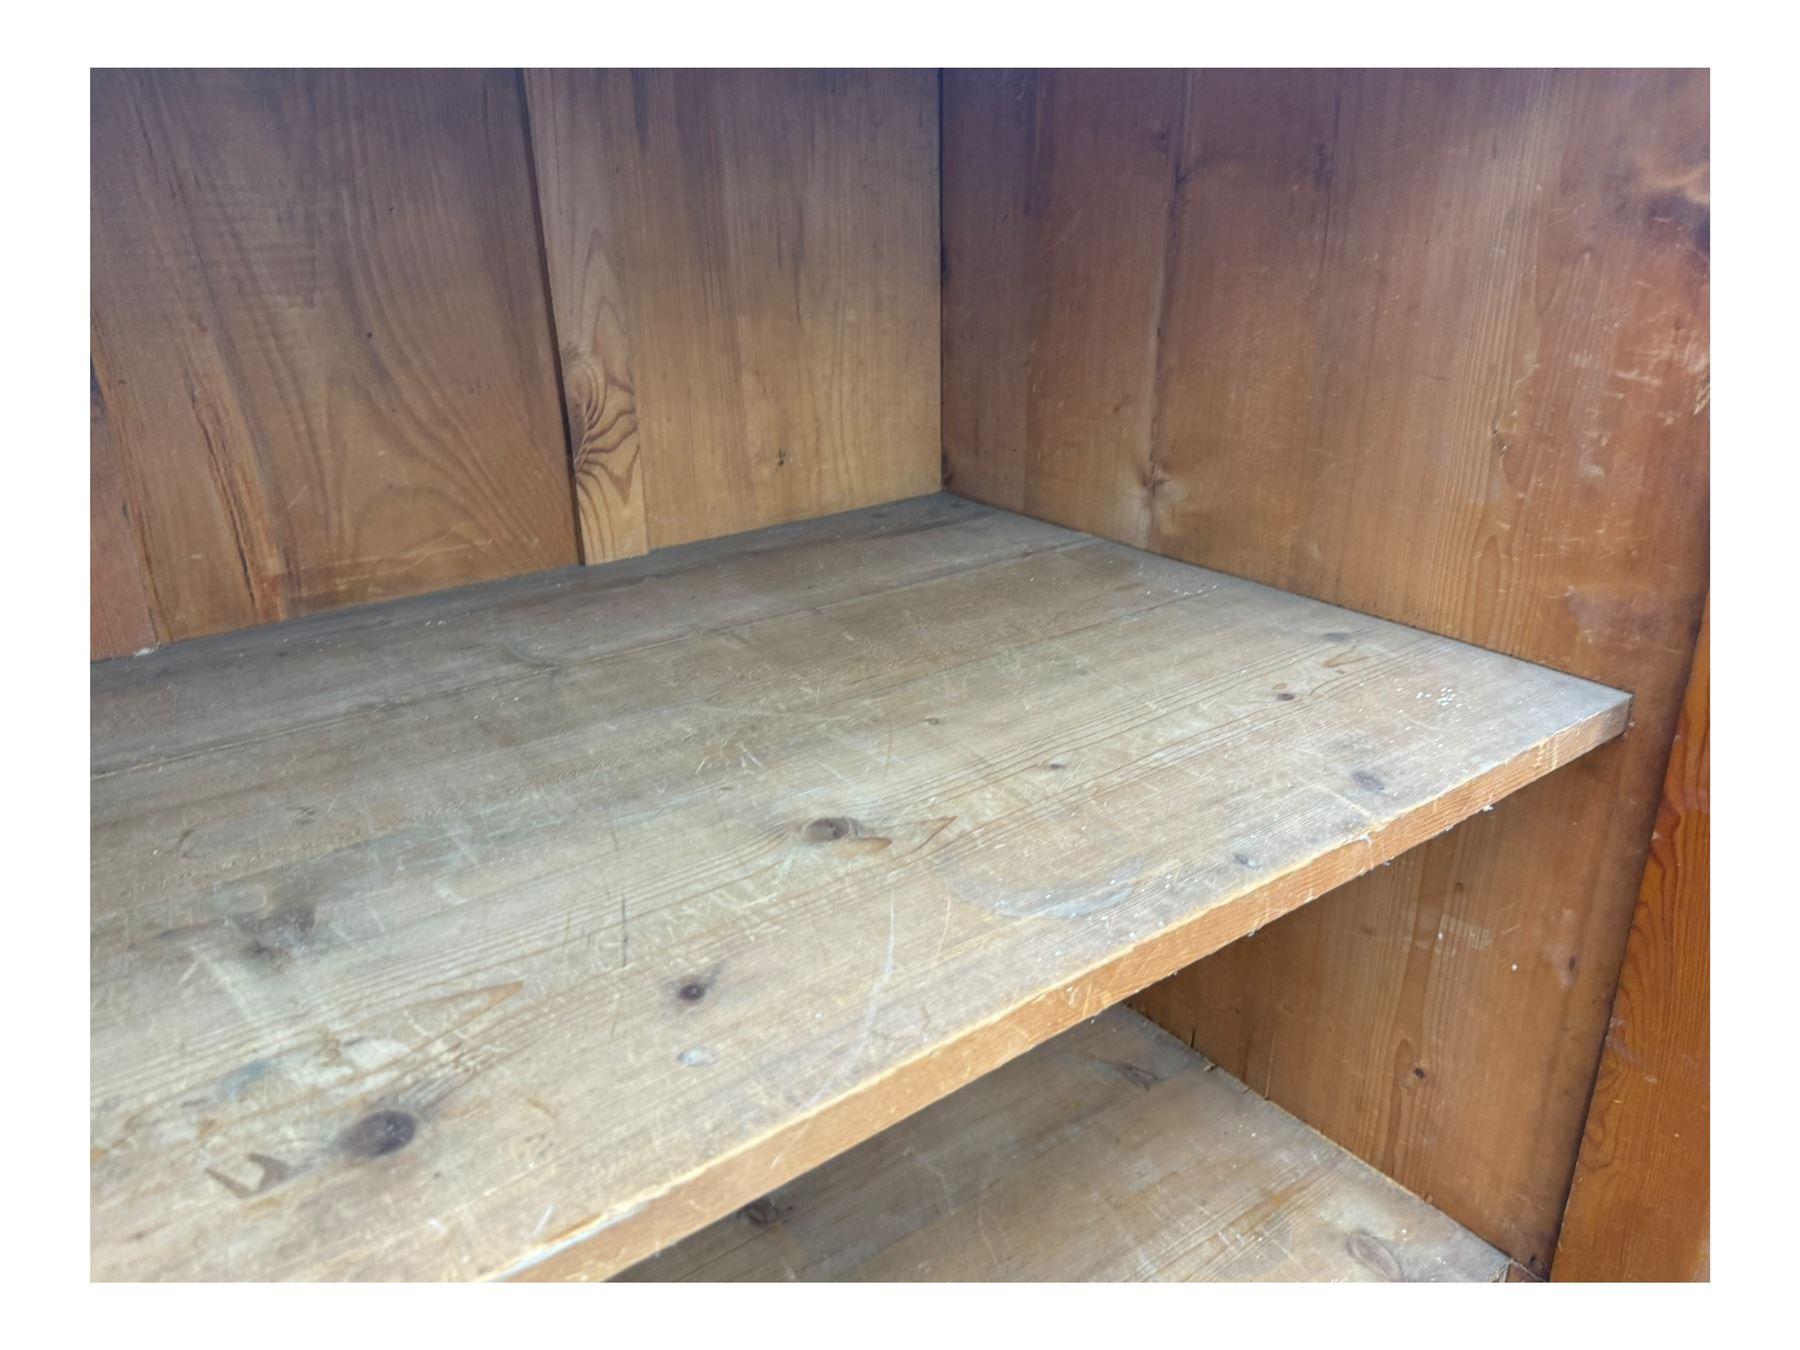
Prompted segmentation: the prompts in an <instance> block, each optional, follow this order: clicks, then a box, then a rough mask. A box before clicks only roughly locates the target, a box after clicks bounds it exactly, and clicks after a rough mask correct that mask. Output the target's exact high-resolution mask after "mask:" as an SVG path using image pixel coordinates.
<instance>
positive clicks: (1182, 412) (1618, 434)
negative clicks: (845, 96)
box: [943, 71, 1708, 1273]
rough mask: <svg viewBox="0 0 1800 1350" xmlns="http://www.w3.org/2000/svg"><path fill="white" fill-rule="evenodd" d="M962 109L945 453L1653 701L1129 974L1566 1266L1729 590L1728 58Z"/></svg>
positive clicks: (1192, 76) (952, 191) (1508, 1233)
mask: <svg viewBox="0 0 1800 1350" xmlns="http://www.w3.org/2000/svg"><path fill="white" fill-rule="evenodd" d="M944 117H945V129H944V139H945V153H944V170H943V172H944V240H945V260H944V262H945V283H944V376H945V390H944V450H945V463H946V471H947V473H948V476H949V484H950V486H951V487H952V488H953V489H955V490H958V491H962V492H965V493H968V494H969V495H971V496H975V497H977V498H980V499H981V500H984V501H989V502H992V503H995V504H997V505H1001V506H1006V507H1011V508H1013V509H1019V510H1024V511H1026V512H1029V513H1031V514H1033V515H1040V516H1044V517H1047V518H1049V519H1051V520H1055V521H1058V522H1060V523H1063V524H1067V525H1072V526H1075V527H1076V528H1080V529H1086V530H1092V531H1095V532H1097V533H1100V534H1104V535H1107V536H1109V537H1113V538H1117V539H1122V540H1125V541H1127V542H1130V543H1134V544H1138V545H1141V546H1144V547H1148V548H1151V549H1154V550H1157V551H1159V552H1163V553H1168V554H1171V555H1173V556H1177V557H1180V558H1183V559H1186V560H1189V561H1193V562H1197V563H1201V564H1203V565H1206V566H1209V567H1214V568H1218V569H1220V570H1223V571H1228V572H1233V573H1237V574H1239V575H1243V576H1248V577H1251V578H1254V579H1256V580H1258V581H1263V582H1268V583H1272V584H1274V585H1277V586H1282V587H1285V588H1289V589H1292V590H1296V591H1299V592H1302V593H1304V594H1308V595H1312V596H1317V597H1319V598H1322V599H1325V600H1329V601H1331V602H1333V603H1337V604H1343V605H1346V606H1349V607H1351V608H1355V609H1360V610H1366V611H1369V612H1372V613H1375V614H1379V615H1382V616H1384V617H1387V618H1390V619H1396V620H1399V621H1401V622H1404V623H1409V624H1414V625H1417V626H1419V627H1422V628H1427V629H1430V630H1433V631H1435V632H1440V633H1446V634H1450V635H1453V636H1456V637H1459V638H1464V639H1467V640H1469V641H1472V642H1475V643H1479V644H1481V645H1483V646H1488V647H1493V648H1497V649H1499V650H1502V651H1505V652H1508V653H1511V654H1513V655H1517V656H1522V657H1525V658H1528V659H1531V660H1535V661H1540V662H1543V663H1545V664H1548V665H1551V666H1555V667H1558V668H1560V669H1563V670H1568V671H1572V672H1575V673H1578V674H1581V675H1584V676H1587V677H1589V678H1592V679H1596V680H1600V681H1604V682H1606V683H1609V684H1614V685H1618V686H1622V687H1624V688H1627V689H1630V690H1632V691H1634V693H1635V694H1636V696H1637V701H1636V704H1635V708H1634V718H1635V727H1634V729H1633V730H1632V732H1631V733H1629V734H1628V735H1627V736H1626V737H1625V738H1624V739H1623V740H1622V741H1621V742H1620V743H1619V744H1616V745H1614V746H1612V747H1608V748H1607V749H1605V750H1603V751H1601V752H1600V753H1598V754H1596V755H1593V756H1591V757H1589V758H1588V759H1587V760H1584V761H1583V762H1582V763H1580V764H1578V765H1575V766H1572V767H1571V768H1569V769H1567V770H1564V771H1562V772H1561V773H1559V774H1557V775H1554V776H1553V777H1552V778H1550V779H1549V780H1547V781H1545V782H1543V783H1540V784H1538V785H1535V786H1534V787H1532V788H1531V789H1528V790H1527V791H1525V792H1523V793H1521V794H1519V796H1518V797H1517V798H1515V799H1512V800H1510V801H1507V802H1504V803H1502V804H1501V805H1499V806H1498V807H1496V808H1495V810H1494V811H1493V812H1492V813H1491V814H1489V815H1486V816H1483V817H1482V818H1481V819H1480V820H1479V821H1478V822H1472V823H1470V824H1468V825H1465V826H1463V827H1462V828H1460V829H1458V830H1455V831H1452V832H1451V833H1450V834H1448V835H1446V836H1444V837H1442V838H1440V839H1438V840H1436V841H1434V842H1433V843H1431V844H1429V845H1427V846H1425V847H1423V848H1421V849H1418V850H1415V851H1414V852H1413V853H1411V854H1409V855H1407V856H1406V857H1405V858H1403V859H1401V860H1399V861H1397V862H1396V863H1395V864H1394V865H1393V866H1392V867H1391V868H1388V869H1384V870H1382V871H1381V872H1379V873H1378V874H1376V875H1374V876H1371V877H1368V878H1364V879H1363V880H1361V881H1358V882H1356V883H1354V884H1353V885H1351V886H1349V887H1346V888H1344V890H1343V891H1341V892H1340V893H1339V894H1337V895H1335V896H1334V897H1332V898H1331V899H1330V900H1329V901H1327V902H1325V903H1322V904H1318V905H1315V906H1311V907H1309V908H1307V909H1306V910H1304V911H1301V912H1300V913H1298V914H1296V915H1294V916H1292V917H1290V918H1288V919H1285V920H1283V921H1281V922H1280V923H1277V924H1275V925H1272V926H1271V927H1269V928H1268V929H1266V930H1264V932H1263V933H1262V934H1261V935H1259V936H1257V937H1254V938H1252V939H1250V940H1247V941H1245V942H1242V943H1239V944H1237V945H1236V946H1234V947H1232V948H1230V949H1228V950H1227V951H1225V952H1223V953H1220V954H1219V955H1217V956H1215V957H1213V958H1211V959H1209V960H1208V961H1206V962H1203V963H1202V964H1201V965H1199V966H1197V967H1195V968H1193V969H1191V970H1189V971H1187V972H1184V973H1183V974H1181V975H1179V976H1177V977H1176V978H1175V979H1173V980H1171V981H1169V982H1168V983H1166V984H1165V985H1162V986H1159V987H1158V988H1156V989H1154V990H1152V991H1149V992H1148V993H1147V994H1146V995H1145V996H1144V997H1143V998H1142V1000H1141V1006H1142V1007H1143V1008H1144V1009H1145V1010H1146V1011H1148V1012H1150V1013H1151V1014H1152V1015H1153V1016H1154V1017H1156V1018H1157V1019H1158V1020H1159V1021H1161V1022H1163V1023H1164V1024H1165V1025H1166V1026H1169V1027H1170V1028H1171V1029H1173V1030H1175V1031H1176V1032H1178V1033H1179V1034H1181V1035H1183V1036H1185V1037H1187V1038H1189V1039H1190V1040H1191V1041H1192V1042H1193V1043H1194V1044H1195V1045H1197V1046H1198V1047H1199V1048H1200V1049H1201V1050H1203V1051H1204V1052H1206V1053H1207V1054H1208V1055H1211V1056H1213V1057H1214V1058H1216V1059H1218V1060H1219V1061H1220V1062H1221V1063H1223V1064H1224V1065H1225V1066H1226V1067H1227V1068H1228V1069H1230V1070H1231V1071H1232V1072H1233V1073H1235V1074H1238V1075H1240V1076H1241V1077H1243V1078H1244V1079H1245V1080H1246V1081H1247V1082H1249V1083H1250V1084H1251V1085H1252V1086H1253V1087H1255V1088H1257V1089H1258V1090H1260V1091H1264V1092H1266V1093H1267V1094H1268V1095H1270V1096H1272V1097H1273V1098H1274V1099H1275V1100H1276V1101H1277V1102H1279V1103H1280V1104H1282V1105H1283V1106H1285V1107H1287V1108H1288V1109H1290V1110H1293V1111H1295V1112H1296V1113H1297V1114H1299V1115H1300V1116H1302V1117H1303V1118H1304V1119H1306V1120H1307V1121H1308V1122H1309V1123H1312V1124H1314V1125H1316V1126H1317V1127H1319V1128H1320V1129H1322V1130H1324V1131H1325V1132H1326V1133H1327V1134H1330V1135H1331V1136H1333V1137H1334V1138H1336V1139H1338V1140H1340V1141H1342V1142H1343V1143H1345V1144H1346V1145H1347V1146H1349V1147H1351V1148H1353V1149H1354V1150H1355V1151H1357V1152H1358V1153H1360V1154H1361V1155H1362V1156H1364V1157H1365V1158H1368V1159H1369V1160H1370V1161H1372V1162H1374V1163H1375V1164H1376V1165H1378V1166H1380V1167H1381V1168H1383V1169H1384V1170H1385V1171H1387V1172H1389V1173H1390V1174H1391V1175H1393V1176H1395V1177H1396V1178H1397V1179H1399V1180H1400V1181H1401V1182H1402V1183H1404V1184H1405V1185H1407V1186H1409V1187H1410V1188H1412V1189H1414V1190H1416V1191H1418V1192H1419V1193H1420V1194H1422V1195H1424V1196H1425V1197H1426V1198H1427V1199H1430V1200H1432V1201H1433V1202H1434V1203H1436V1204H1438V1205H1440V1206H1442V1207H1443V1208H1445V1209H1446V1210H1448V1211H1449V1212H1450V1213H1451V1214H1452V1215H1453V1216H1454V1217H1456V1218H1458V1219H1460V1220H1462V1221H1463V1222H1464V1223H1466V1224H1468V1225H1470V1226H1471V1227H1473V1228H1474V1229H1475V1230H1476V1231H1477V1232H1479V1233H1481V1234H1482V1235H1483V1236H1484V1237H1486V1238H1488V1239H1489V1240H1491V1241H1493V1242H1495V1243H1496V1244H1497V1245H1499V1246H1501V1247H1503V1248H1505V1249H1506V1250H1508V1251H1509V1252H1510V1253H1512V1254H1513V1255H1514V1256H1516V1257H1517V1258H1519V1259H1520V1260H1521V1261H1523V1262H1525V1263H1526V1264H1528V1265H1530V1266H1531V1267H1532V1268H1534V1269H1536V1270H1538V1271H1539V1272H1540V1273H1541V1272H1542V1271H1543V1270H1544V1268H1545V1265H1546V1262H1547V1260H1548V1258H1549V1256H1550V1254H1551V1252H1552V1250H1553V1245H1554V1240H1555V1233H1556V1228H1557V1223H1558V1220H1559V1217H1560V1214H1561V1211H1562V1205H1563V1199H1564V1196H1565V1194H1566V1191H1567V1187H1568V1183H1569V1177H1570V1173H1571V1169H1572V1168H1573V1165H1574V1159H1575V1153H1576V1149H1577V1145H1578V1142H1579V1138H1580V1134H1581V1128H1582V1121H1583V1117H1584V1115H1585V1113H1586V1109H1587V1102H1588V1095H1589V1089H1590V1087H1591V1086H1592V1083H1593V1077H1594V1070H1595V1064H1596V1061H1597V1058H1598V1055H1599V1051H1600V1046H1601V1041H1602V1037H1603V1034H1604V1031H1605V1026H1606V1019H1607V1010H1608V1007H1609V1005H1610V1002H1611V997H1612V990H1613V984H1614V981H1615V979H1616V977H1617V974H1618V970H1619V962H1620V954H1621V951H1622V949H1623V944H1624V940H1625V935H1626V931H1627V929H1628V927H1629V924H1630V919H1631V913H1632V908H1633V902H1634V900H1635V897H1636V891H1637V881H1638V877H1639V874H1640V871H1641V866H1642V862H1643V857H1644V850H1645V847H1646V844H1647V843H1648V840H1649V837H1650V829H1651V819H1652V815H1653V813H1654V810H1655V803H1656V799H1657V785H1658V781H1659V778H1660V775H1661V772H1662V768H1663V764H1664V763H1665V761H1666V756H1667V752H1668V746H1669V742H1670V737H1671V734H1672V731H1673V725H1674V719H1675V715H1676V711H1677V706H1678V703H1679V699H1680V694H1681V689H1682V684H1683V680H1684V678H1685V676H1686V673H1687V667H1688V661H1689V656H1690V654H1691V652H1692V650H1693V640H1694V635H1695V632H1696V630H1697V628H1698V625H1699V622H1700V616H1701V609H1702V605H1703V600H1704V595H1705V591H1706V570H1707V569H1706V503H1707V415H1706V405H1707V396H1708V357H1707V350H1708V349H1707V285H1708V267H1707V262H1708V235H1707V229H1708V197H1707V187H1708V183H1707V80H1706V77H1705V75H1704V74H1696V73H1683V72H1630V73H1626V72H1562V73H1547V72H1504V73H1496V72H1429V71H1407V72H1381V71H1366V72H1353V73H1340V72H1329V71H1289V72H1244V71H1232V72H1189V73H1169V72H1132V73H1121V72H1115V73H1105V74H1102V73H1082V72H1057V73H1054V74H1051V73H1033V72H1022V73H1020V72H1014V73H1004V74H1003V73H983V72H948V73H946V75H945V85H944ZM1443 696H1444V697H1452V698H1453V697H1454V696H1455V691H1454V690H1445V691H1444V693H1443Z"/></svg>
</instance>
